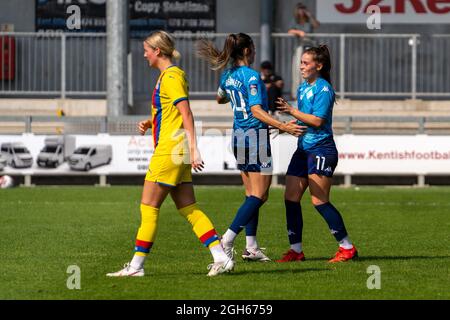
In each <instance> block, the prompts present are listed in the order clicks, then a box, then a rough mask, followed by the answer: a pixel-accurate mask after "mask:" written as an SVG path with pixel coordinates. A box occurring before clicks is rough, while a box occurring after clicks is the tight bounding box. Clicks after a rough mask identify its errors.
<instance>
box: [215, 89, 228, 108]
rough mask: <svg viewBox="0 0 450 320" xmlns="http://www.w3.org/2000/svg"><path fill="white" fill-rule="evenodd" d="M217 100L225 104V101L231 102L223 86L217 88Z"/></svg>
mask: <svg viewBox="0 0 450 320" xmlns="http://www.w3.org/2000/svg"><path fill="white" fill-rule="evenodd" d="M216 101H217V103H218V104H225V103H228V102H230V99H228V96H227V93H226V92H225V90H223V89H222V88H221V87H219V89H218V90H217V96H216Z"/></svg>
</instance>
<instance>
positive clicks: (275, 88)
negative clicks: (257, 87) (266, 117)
mask: <svg viewBox="0 0 450 320" xmlns="http://www.w3.org/2000/svg"><path fill="white" fill-rule="evenodd" d="M260 70H261V72H260V75H261V79H262V81H263V82H264V84H265V85H266V89H267V97H268V100H269V110H270V113H272V114H275V112H276V111H277V106H276V105H275V101H276V100H277V99H278V98H280V97H281V96H282V94H283V87H284V81H283V78H281V77H280V76H279V75H277V74H275V73H274V71H273V66H272V63H270V61H264V62H262V63H261V67H260Z"/></svg>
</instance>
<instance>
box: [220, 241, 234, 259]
mask: <svg viewBox="0 0 450 320" xmlns="http://www.w3.org/2000/svg"><path fill="white" fill-rule="evenodd" d="M220 244H221V245H222V248H223V251H225V254H226V255H227V256H228V258H230V259H231V260H234V247H233V245H227V243H226V242H224V241H223V239H220Z"/></svg>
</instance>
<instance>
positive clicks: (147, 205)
mask: <svg viewBox="0 0 450 320" xmlns="http://www.w3.org/2000/svg"><path fill="white" fill-rule="evenodd" d="M144 52H145V53H144V57H145V58H146V59H147V61H148V63H149V65H150V67H152V68H155V69H158V70H160V72H161V74H160V76H159V79H158V82H157V84H156V87H155V89H154V91H153V96H152V119H151V120H146V121H142V122H140V123H139V125H138V127H139V132H140V134H142V135H144V134H145V132H146V131H147V130H148V129H150V128H151V129H152V134H153V141H154V144H155V152H154V154H153V157H152V159H151V162H150V166H149V169H148V172H147V175H146V177H145V182H144V188H143V191H142V199H141V226H140V228H139V230H138V234H137V237H136V246H135V253H134V256H133V259H132V260H131V262H130V263H127V264H126V265H125V267H124V269H122V270H119V271H117V272H114V273H108V274H107V276H110V277H122V276H143V275H144V262H145V259H146V257H147V255H148V254H149V253H150V250H151V248H152V245H153V242H154V241H155V236H156V230H157V226H158V218H159V208H160V207H161V204H162V203H163V202H164V200H165V198H166V197H167V195H168V194H170V196H171V197H172V199H173V201H174V202H175V205H176V207H177V209H178V211H179V213H180V214H181V215H182V216H183V217H185V218H186V219H187V220H188V221H189V223H190V224H191V225H192V227H193V231H194V233H195V234H196V235H197V237H198V238H199V239H200V241H201V242H202V243H203V244H204V245H205V246H206V247H208V248H209V249H210V251H211V254H212V255H213V258H214V263H212V264H210V265H209V266H208V268H209V270H210V271H209V273H208V276H216V275H218V274H221V273H224V272H229V271H231V270H232V269H233V267H234V262H233V260H232V259H230V258H229V257H228V256H227V255H226V254H225V252H224V250H223V248H222V246H221V244H220V241H219V237H218V235H217V232H216V231H215V229H214V226H213V224H212V223H211V221H210V220H209V219H208V217H207V216H206V215H205V214H204V213H203V212H202V211H201V210H200V208H199V207H198V205H197V204H196V200H195V195H194V189H193V185H192V173H191V170H192V169H194V170H195V171H201V170H202V169H203V161H202V158H201V156H200V153H199V151H198V148H197V140H196V135H195V127H194V117H193V115H192V112H191V109H190V106H189V95H188V83H187V80H186V75H185V73H184V71H183V70H181V69H180V68H179V67H177V66H175V65H174V64H173V60H174V59H179V57H180V54H179V52H178V51H177V50H175V45H174V40H173V38H172V37H171V36H170V35H169V34H168V33H166V32H164V31H156V32H154V33H152V34H151V35H150V36H149V37H148V38H147V39H146V40H145V41H144Z"/></svg>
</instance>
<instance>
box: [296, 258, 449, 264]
mask: <svg viewBox="0 0 450 320" xmlns="http://www.w3.org/2000/svg"><path fill="white" fill-rule="evenodd" d="M329 259H330V258H329V257H315V258H307V259H306V261H305V263H306V262H308V261H328V260H329ZM436 259H450V256H359V257H358V258H356V259H354V260H353V261H354V262H362V261H369V260H436Z"/></svg>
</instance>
